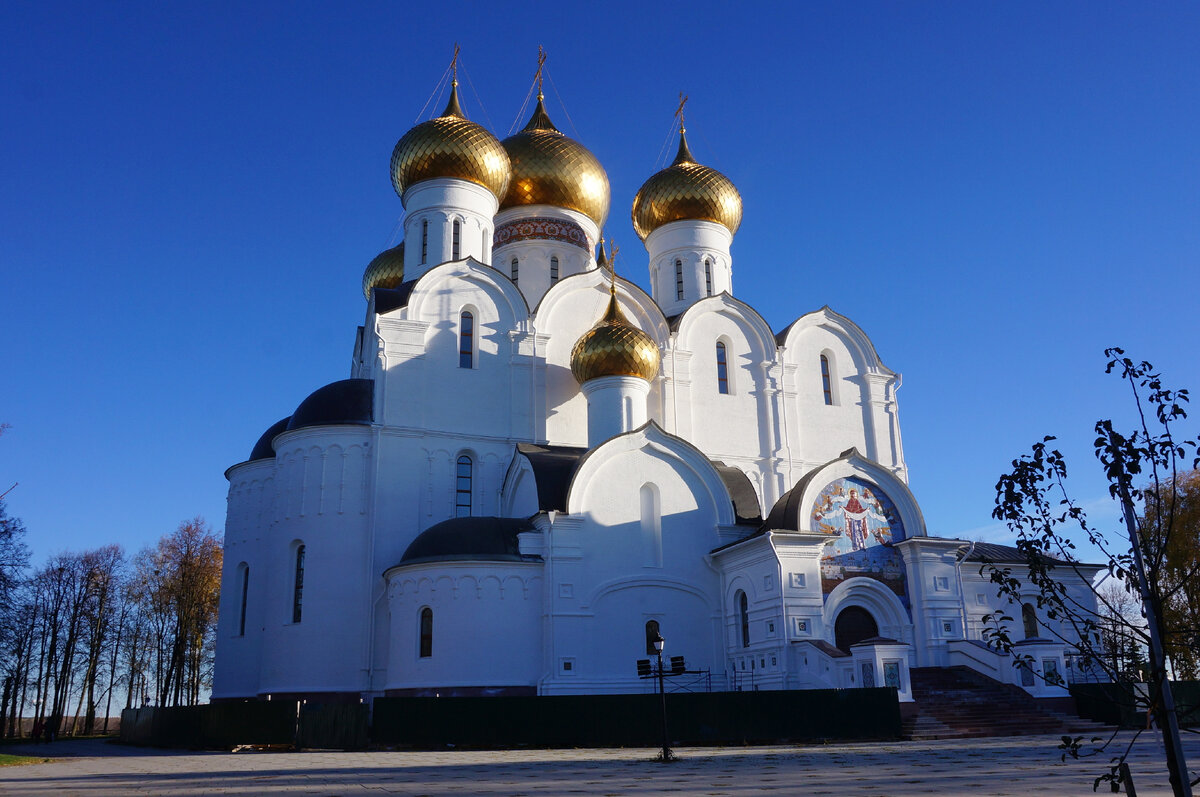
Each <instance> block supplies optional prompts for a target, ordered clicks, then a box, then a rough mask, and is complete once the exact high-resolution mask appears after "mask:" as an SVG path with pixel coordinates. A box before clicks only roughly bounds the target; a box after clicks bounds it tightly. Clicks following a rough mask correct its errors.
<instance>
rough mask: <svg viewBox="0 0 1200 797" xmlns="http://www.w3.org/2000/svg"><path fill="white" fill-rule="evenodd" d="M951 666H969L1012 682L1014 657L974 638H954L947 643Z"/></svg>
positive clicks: (976, 670) (992, 676)
mask: <svg viewBox="0 0 1200 797" xmlns="http://www.w3.org/2000/svg"><path fill="white" fill-rule="evenodd" d="M946 647H947V649H948V651H949V654H950V666H951V667H967V668H968V669H971V670H974V671H975V672H978V673H981V674H983V675H986V676H987V677H988V678H991V679H992V680H994V681H999V682H1000V683H1005V684H1006V683H1012V680H1013V678H1012V674H1011V672H1010V670H1011V669H1012V657H1011V656H1007V655H1005V654H1003V653H1000V652H999V651H996V650H993V649H992V648H989V647H988V646H987V645H985V644H983V643H982V642H977V641H975V640H973V639H952V640H950V642H949V643H948V644H947V646H946Z"/></svg>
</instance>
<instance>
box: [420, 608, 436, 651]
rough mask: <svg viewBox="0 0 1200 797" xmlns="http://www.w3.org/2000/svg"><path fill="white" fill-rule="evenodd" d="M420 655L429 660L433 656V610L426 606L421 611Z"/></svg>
mask: <svg viewBox="0 0 1200 797" xmlns="http://www.w3.org/2000/svg"><path fill="white" fill-rule="evenodd" d="M419 645H420V649H419V651H418V655H420V657H421V658H423V659H427V658H429V657H430V656H432V655H433V609H430V608H429V607H428V606H426V607H425V608H424V609H422V610H421V640H420V643H419Z"/></svg>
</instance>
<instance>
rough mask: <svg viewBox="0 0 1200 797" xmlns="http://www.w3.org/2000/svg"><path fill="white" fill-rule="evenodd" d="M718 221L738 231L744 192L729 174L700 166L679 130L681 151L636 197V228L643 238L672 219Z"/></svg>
mask: <svg viewBox="0 0 1200 797" xmlns="http://www.w3.org/2000/svg"><path fill="white" fill-rule="evenodd" d="M683 220H695V221H715V222H717V223H718V224H723V225H725V227H726V228H728V230H729V232H731V233H735V232H737V230H738V227H739V226H740V225H741V223H742V195H741V194H739V193H738V190H737V188H735V187H734V185H733V183H732V182H731V181H730V179H729V178H728V177H726V176H725V175H723V174H721V173H720V172H719V171H717V170H716V169H710V168H709V167H707V166H701V165H700V164H699V163H696V159H695V158H693V157H692V151H691V150H690V149H688V144H687V136H686V135H685V134H684V131H683V130H682V129H681V130H680V131H679V154H678V155H676V156H675V160H674V162H672V163H671V165H670V166H668V167H667V168H665V169H663V170H662V171H660V172H658V173H657V174H655V175H653V176H652V177H651V178H650V179H649V180H647V181H646V182H645V183H643V184H642V187H641V188H639V189H638V192H637V196H635V197H634V198H633V229H634V230H635V231H636V232H637V234H638V237H639V238H641V239H642V240H643V241H645V240H646V236H648V235H649V234H650V233H652V232H654V231H655V230H657V229H658V228H659V227H661V226H663V225H664V224H670V223H671V222H673V221H683Z"/></svg>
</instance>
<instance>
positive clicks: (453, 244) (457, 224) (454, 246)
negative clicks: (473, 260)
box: [450, 219, 462, 260]
mask: <svg viewBox="0 0 1200 797" xmlns="http://www.w3.org/2000/svg"><path fill="white" fill-rule="evenodd" d="M453 226H454V232H453V236H454V237H453V238H451V239H450V259H451V260H458V250H459V240H460V239H461V238H462V222H461V221H459V220H458V219H455V220H454V225H453Z"/></svg>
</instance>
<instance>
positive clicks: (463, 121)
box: [391, 80, 512, 199]
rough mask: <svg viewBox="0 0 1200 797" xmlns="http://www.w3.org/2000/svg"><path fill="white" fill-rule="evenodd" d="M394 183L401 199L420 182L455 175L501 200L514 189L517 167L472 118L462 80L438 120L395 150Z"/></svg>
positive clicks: (424, 125)
mask: <svg viewBox="0 0 1200 797" xmlns="http://www.w3.org/2000/svg"><path fill="white" fill-rule="evenodd" d="M391 170H392V187H393V188H395V189H396V193H397V194H398V195H399V196H400V198H401V199H404V192H405V191H406V190H408V189H409V188H410V187H412V186H414V185H416V184H417V183H420V182H423V181H425V180H432V179H435V178H438V177H453V178H457V179H459V180H467V181H468V182H472V183H477V184H479V185H481V186H483V187H484V188H486V189H488V190H489V191H491V192H492V193H493V194H494V195H495V196H496V199H501V198H503V197H504V193H505V191H507V190H508V183H509V179H510V178H511V177H512V167H511V165H510V163H509V160H508V153H507V152H505V151H504V147H502V146H500V141H499V140H498V139H497V138H496V137H495V136H493V135H492V134H491V133H489V132H488V131H487V130H485V129H484V128H483V127H481V126H480V125H477V124H475V123H474V122H472V121H470V120H468V119H467V117H466V114H464V113H463V111H462V108H461V107H460V106H459V104H458V81H457V80H455V81H454V82H452V83H451V85H450V102H449V103H447V105H446V110H444V111H442V115H441V116H439V117H437V118H436V119H430V120H429V121H428V122H422V123H421V124H419V125H417V126H416V127H414V128H413V129H412V130H409V131H408V132H407V133H405V134H404V136H403V137H402V138H401V139H400V140H399V141H397V142H396V148H395V149H393V150H392V165H391Z"/></svg>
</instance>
